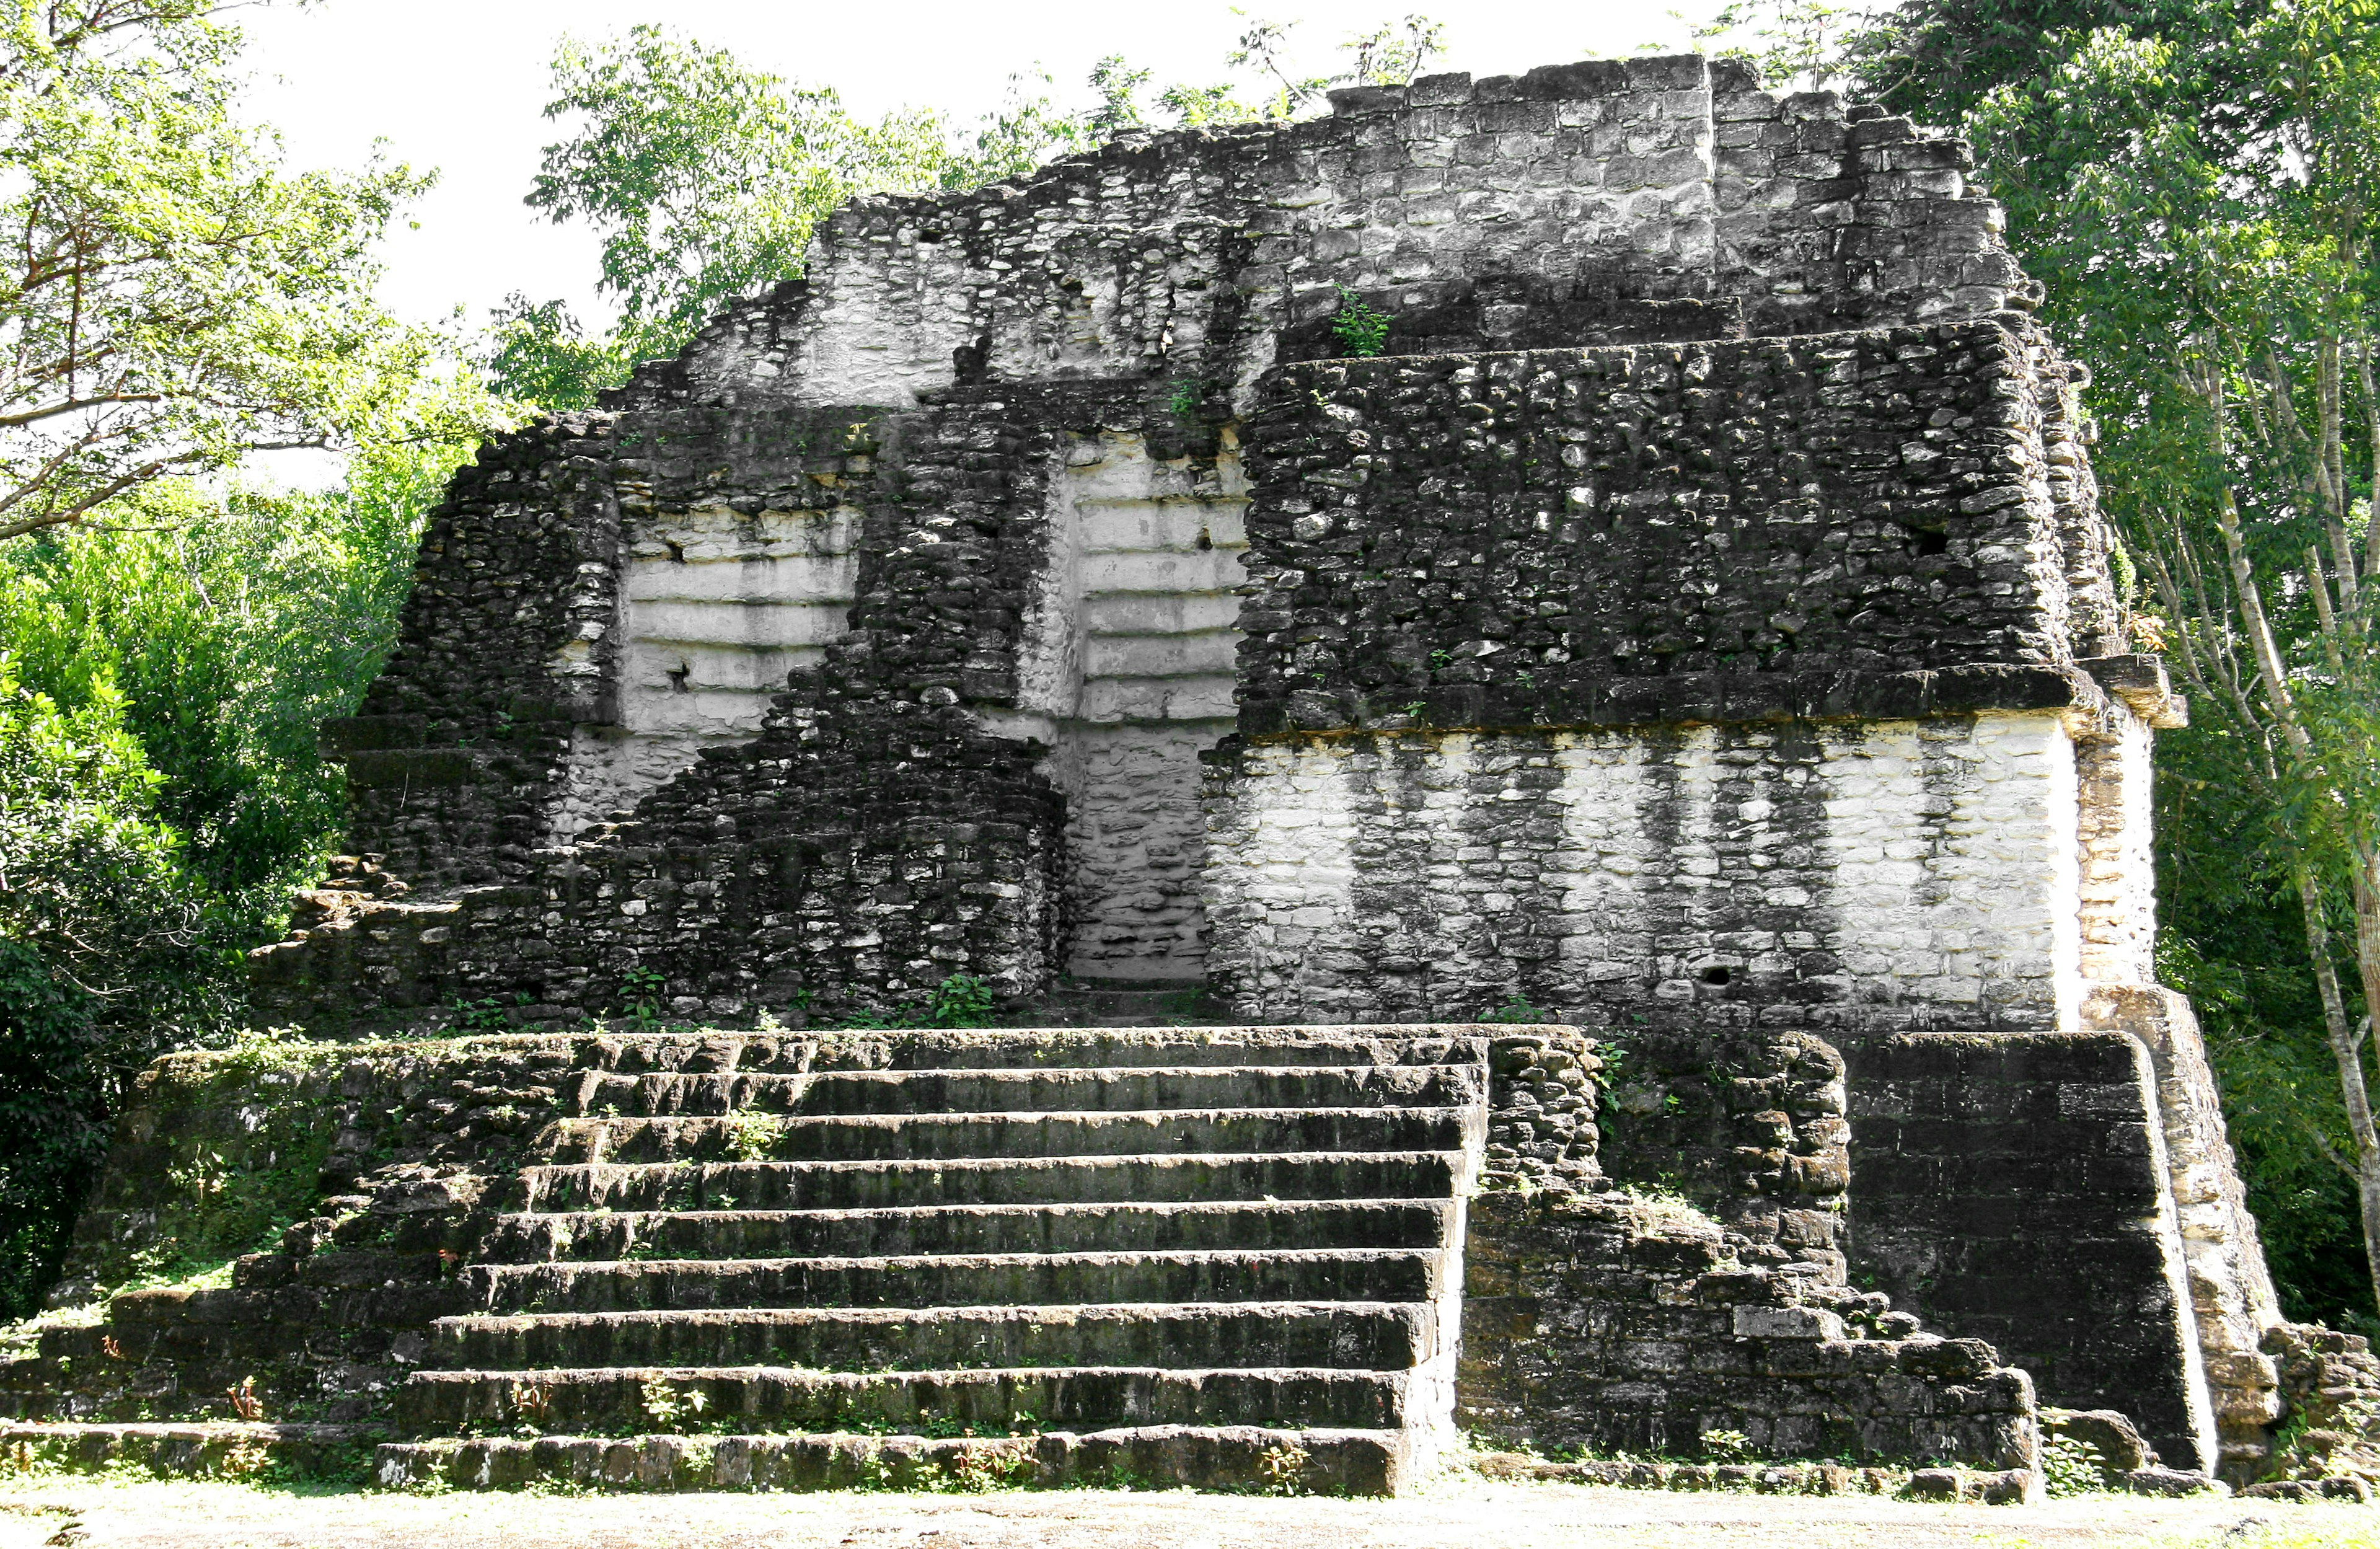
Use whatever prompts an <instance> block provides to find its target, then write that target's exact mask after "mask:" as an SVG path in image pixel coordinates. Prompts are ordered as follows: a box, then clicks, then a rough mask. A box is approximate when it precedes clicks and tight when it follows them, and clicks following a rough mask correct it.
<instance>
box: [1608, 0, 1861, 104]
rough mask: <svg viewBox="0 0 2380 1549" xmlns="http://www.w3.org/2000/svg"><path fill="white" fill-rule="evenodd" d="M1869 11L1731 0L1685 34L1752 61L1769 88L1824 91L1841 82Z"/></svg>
mask: <svg viewBox="0 0 2380 1549" xmlns="http://www.w3.org/2000/svg"><path fill="white" fill-rule="evenodd" d="M1869 10H1870V8H1869V7H1868V6H1862V5H1856V4H1855V5H1836V4H1833V3H1832V0H1730V4H1727V5H1723V6H1720V7H1719V8H1718V10H1716V11H1714V12H1713V13H1711V17H1710V19H1709V20H1707V21H1706V22H1703V23H1701V24H1699V25H1696V26H1693V27H1691V28H1689V29H1688V35H1689V36H1690V37H1691V38H1692V39H1693V43H1694V48H1695V49H1696V50H1697V51H1699V52H1701V53H1704V54H1707V55H1711V56H1712V57H1714V58H1720V59H1741V60H1743V62H1744V63H1746V64H1748V65H1750V66H1751V67H1753V69H1754V70H1755V72H1756V73H1757V74H1758V75H1759V77H1760V79H1761V82H1762V83H1763V84H1764V85H1766V86H1767V87H1768V88H1770V89H1771V90H1772V91H1825V90H1827V89H1828V87H1829V86H1834V85H1838V84H1840V79H1839V78H1840V76H1841V74H1842V72H1843V66H1844V60H1845V57H1846V55H1847V54H1848V53H1849V52H1850V51H1851V50H1852V49H1853V48H1856V47H1857V46H1858V45H1859V43H1861V42H1862V41H1863V40H1864V37H1865V36H1866V34H1867V33H1868V32H1869V30H1871V27H1872V25H1873V24H1872V22H1871V20H1870V16H1869ZM1670 14H1671V15H1673V16H1674V15H1676V14H1677V13H1675V12H1672V13H1670ZM1648 46H1650V45H1648Z"/></svg>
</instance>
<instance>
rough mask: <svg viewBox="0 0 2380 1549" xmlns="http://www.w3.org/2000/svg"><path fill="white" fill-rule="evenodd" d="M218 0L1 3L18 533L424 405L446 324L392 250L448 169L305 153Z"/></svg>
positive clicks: (1, 286) (3, 453)
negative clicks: (406, 306) (269, 109)
mask: <svg viewBox="0 0 2380 1549" xmlns="http://www.w3.org/2000/svg"><path fill="white" fill-rule="evenodd" d="M220 8H221V7H218V6H210V5H203V4H199V3H197V0H148V3H145V4H143V3H139V0H58V3H55V4H49V5H41V6H34V5H13V6H6V7H0V238H5V242H0V248H5V250H6V252H7V253H9V254H11V255H14V256H13V257H12V258H11V259H9V260H7V261H5V262H0V324H5V327H6V334H7V336H8V338H9V340H10V348H9V349H8V350H7V352H6V356H5V358H0V359H5V362H6V363H5V365H0V539H6V538H9V537H13V536H16V535H17V534H19V533H23V532H29V531H41V530H42V529H45V528H49V527H54V526H57V525H60V524H66V523H73V522H79V521H82V520H85V519H87V518H90V517H91V515H92V514H93V513H95V512H97V511H99V510H100V509H102V508H103V507H105V506H109V505H110V504H111V503H115V502H122V501H125V500H127V499H129V498H133V497H137V496H139V495H140V494H142V493H143V492H145V491H147V490H149V489H150V488H151V487H152V486H153V485H154V484H155V483H156V482H158V481H159V480H161V479H164V478H168V477H170V476H172V475H175V474H176V473H188V472H196V471H200V470H225V469H229V468H231V467H234V466H236V465H237V463H238V462H239V461H240V459H241V458H242V457H245V456H247V455H248V454H249V453H250V452H251V451H254V450H257V449H260V448H267V447H289V446H318V445H338V444H349V443H352V442H354V441H356V440H358V439H359V438H360V439H370V438H372V437H374V436H375V435H381V434H384V433H385V430H386V427H387V426H388V425H389V424H391V423H394V422H395V421H403V420H407V419H410V418H415V417H417V416H418V414H419V408H420V405H419V402H418V401H417V396H416V391H415V390H416V384H417V383H418V382H419V379H420V377H421V376H422V374H423V372H424V370H425V368H426V366H427V364H428V363H429V362H430V361H431V359H432V358H433V357H434V356H435V355H436V353H437V351H438V349H439V348H440V345H439V341H438V339H437V337H436V335H433V334H431V333H429V332H427V331H425V330H421V329H416V328H408V327H406V326H403V325H401V324H399V323H396V322H395V320H393V319H392V318H391V317H390V316H389V315H388V314H387V313H386V312H385V311H383V309H382V308H381V306H380V305H379V303H378V302H377V301H376V300H375V299H373V296H372V287H373V284H374V282H375V281H376V279H377V278H378V275H379V267H378V264H377V262H375V261H374V259H373V257H372V252H371V248H372V244H373V243H374V242H375V241H377V240H378V238H379V237H380V236H381V234H382V232H383V229H384V228H385V227H386V226H387V224H388V222H389V221H390V220H391V219H392V218H394V216H395V213H396V212H397V209H398V207H399V206H400V205H401V204H402V203H403V202H404V201H407V200H408V199H410V198H412V197H414V196H415V195H417V194H419V192H420V191H421V190H422V189H424V188H426V187H427V186H428V184H427V179H425V178H421V177H416V176H414V175H413V174H412V173H410V172H409V171H407V169H406V168H404V167H401V166H397V167H389V166H383V165H378V164H374V165H370V166H368V167H367V168H366V169H365V170H364V171H362V172H361V173H358V174H357V175H355V176H352V177H340V176H336V175H333V174H328V173H308V174H305V175H302V176H295V177H293V176H288V175H286V174H285V173H284V172H283V171H282V169H281V168H280V165H279V160H280V152H279V145H278V143H277V141H276V140H274V139H273V136H272V135H271V134H270V133H269V132H266V131H263V130H261V129H258V128H253V127H250V126H248V125H244V124H242V123H240V122H239V121H238V120H237V117H236V116H235V115H234V112H233V106H234V103H233V97H234V93H235V91H236V88H237V82H238V78H237V75H236V74H235V73H234V71H233V69H232V61H233V55H234V54H235V52H236V50H237V46H238V43H239V34H238V33H237V31H236V30H233V29H230V28H227V27H225V26H222V25H221V24H219V23H218V22H216V21H214V20H212V19H211V14H212V12H214V11H215V10H218V9H220ZM454 407H462V406H460V405H456V406H454ZM469 428H470V427H469V426H468V424H456V425H453V426H450V427H449V432H450V433H461V432H464V431H468V429H469Z"/></svg>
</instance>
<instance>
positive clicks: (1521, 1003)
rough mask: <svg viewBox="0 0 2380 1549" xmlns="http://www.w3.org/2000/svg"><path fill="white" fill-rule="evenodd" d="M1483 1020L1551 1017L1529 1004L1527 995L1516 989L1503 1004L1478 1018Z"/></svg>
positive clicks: (1521, 1019) (1503, 1020)
mask: <svg viewBox="0 0 2380 1549" xmlns="http://www.w3.org/2000/svg"><path fill="white" fill-rule="evenodd" d="M1479 1019H1480V1020H1481V1021H1483V1022H1523V1023H1536V1022H1550V1021H1552V1020H1553V1018H1551V1017H1550V1016H1548V1015H1547V1014H1546V1013H1545V1012H1543V1011H1540V1010H1538V1009H1537V1008H1536V1006H1532V1005H1530V1004H1529V997H1528V996H1526V995H1524V994H1521V993H1520V992H1519V991H1518V990H1515V991H1513V992H1512V995H1511V996H1510V997H1508V998H1507V999H1506V1000H1505V1002H1504V1004H1503V1005H1501V1006H1498V1007H1496V1009H1495V1010H1493V1011H1490V1012H1488V1013H1487V1014H1486V1015H1485V1016H1483V1017H1481V1018H1479Z"/></svg>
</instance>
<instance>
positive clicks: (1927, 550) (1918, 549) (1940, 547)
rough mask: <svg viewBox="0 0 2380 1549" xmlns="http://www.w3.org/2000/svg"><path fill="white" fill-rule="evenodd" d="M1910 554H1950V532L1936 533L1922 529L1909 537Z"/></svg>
mask: <svg viewBox="0 0 2380 1549" xmlns="http://www.w3.org/2000/svg"><path fill="white" fill-rule="evenodd" d="M1909 552H1910V553H1912V554H1914V555H1920V556H1923V555H1929V554H1949V552H1950V535H1949V533H1948V532H1934V531H1927V530H1925V529H1924V528H1920V529H1918V530H1917V531H1913V532H1912V533H1910V535H1909Z"/></svg>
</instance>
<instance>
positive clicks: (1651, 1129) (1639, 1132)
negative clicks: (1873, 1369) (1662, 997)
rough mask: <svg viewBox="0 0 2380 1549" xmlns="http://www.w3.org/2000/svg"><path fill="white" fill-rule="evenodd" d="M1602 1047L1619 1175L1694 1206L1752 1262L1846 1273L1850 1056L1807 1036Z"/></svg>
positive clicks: (1740, 1035) (1605, 1133) (1606, 1142)
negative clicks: (1846, 1073) (1846, 1061)
mask: <svg viewBox="0 0 2380 1549" xmlns="http://www.w3.org/2000/svg"><path fill="white" fill-rule="evenodd" d="M1597 1051H1598V1053H1599V1055H1601V1058H1602V1060H1603V1066H1604V1080H1605V1082H1606V1083H1607V1085H1608V1088H1609V1091H1608V1092H1607V1093H1606V1095H1605V1098H1604V1101H1603V1104H1602V1117H1603V1125H1602V1140H1603V1144H1602V1152H1601V1158H1602V1163H1603V1170H1604V1172H1605V1174H1606V1175H1607V1176H1608V1177H1610V1178H1612V1179H1613V1180H1614V1181H1615V1182H1620V1183H1626V1184H1634V1185H1638V1186H1641V1187H1645V1188H1652V1189H1665V1190H1670V1191H1673V1192H1675V1193H1678V1194H1681V1195H1683V1196H1684V1197H1685V1198H1687V1199H1690V1200H1692V1201H1694V1203H1695V1204H1697V1205H1699V1206H1700V1207H1701V1208H1702V1209H1704V1210H1705V1211H1707V1212H1708V1213H1709V1214H1711V1215H1712V1216H1713V1217H1714V1218H1715V1219H1716V1220H1718V1222H1719V1223H1720V1224H1721V1225H1723V1226H1725V1227H1726V1228H1727V1229H1728V1231H1729V1233H1730V1246H1731V1247H1732V1248H1733V1249H1734V1250H1735V1252H1736V1254H1737V1256H1738V1257H1740V1258H1742V1259H1744V1260H1746V1261H1747V1262H1756V1263H1786V1262H1803V1263H1809V1264H1815V1265H1817V1266H1819V1267H1820V1269H1821V1270H1822V1271H1823V1272H1824V1273H1825V1274H1826V1275H1827V1277H1828V1278H1829V1279H1831V1280H1835V1281H1840V1280H1841V1279H1842V1278H1843V1273H1844V1259H1843V1253H1842V1249H1843V1238H1844V1236H1845V1234H1844V1232H1843V1229H1842V1228H1843V1223H1844V1210H1845V1207H1846V1206H1847V1205H1848V1203H1849V1201H1848V1199H1847V1198H1846V1196H1847V1193H1848V1190H1849V1189H1850V1186H1851V1155H1850V1151H1849V1145H1848V1142H1849V1140H1850V1139H1851V1127H1850V1126H1849V1125H1847V1124H1846V1123H1844V1121H1843V1107H1844V1090H1843V1059H1842V1055H1840V1054H1838V1053H1836V1052H1835V1050H1834V1048H1833V1047H1832V1046H1831V1045H1830V1044H1828V1043H1826V1042H1825V1041H1824V1040H1822V1039H1818V1038H1814V1037H1812V1036H1811V1035H1810V1034H1808V1033H1804V1032H1770V1031H1757V1032H1730V1031H1725V1030H1722V1029H1717V1028H1713V1029H1709V1030H1706V1031H1700V1032H1686V1033H1680V1032H1658V1031H1649V1030H1643V1031H1635V1032H1632V1033H1628V1034H1624V1035H1621V1036H1617V1037H1608V1038H1605V1039H1603V1040H1601V1041H1599V1043H1598V1044H1597Z"/></svg>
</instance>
